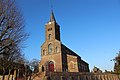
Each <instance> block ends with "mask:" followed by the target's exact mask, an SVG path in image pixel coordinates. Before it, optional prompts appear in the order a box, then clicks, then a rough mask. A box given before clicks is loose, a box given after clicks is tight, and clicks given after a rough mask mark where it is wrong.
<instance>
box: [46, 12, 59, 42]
mask: <svg viewBox="0 0 120 80" xmlns="http://www.w3.org/2000/svg"><path fill="white" fill-rule="evenodd" d="M53 40H58V41H60V26H59V25H58V24H57V22H56V20H55V16H54V13H53V11H52V12H51V16H50V20H49V22H48V23H47V24H46V41H53Z"/></svg>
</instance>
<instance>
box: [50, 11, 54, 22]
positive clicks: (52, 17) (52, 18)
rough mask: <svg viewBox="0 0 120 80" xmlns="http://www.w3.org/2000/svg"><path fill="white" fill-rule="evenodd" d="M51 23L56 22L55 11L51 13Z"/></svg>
mask: <svg viewBox="0 0 120 80" xmlns="http://www.w3.org/2000/svg"><path fill="white" fill-rule="evenodd" d="M49 22H56V20H55V16H54V13H53V11H52V12H51V15H50V21H49Z"/></svg>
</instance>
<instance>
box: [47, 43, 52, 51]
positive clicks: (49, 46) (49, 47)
mask: <svg viewBox="0 0 120 80" xmlns="http://www.w3.org/2000/svg"><path fill="white" fill-rule="evenodd" d="M51 52H52V44H49V45H48V53H51Z"/></svg>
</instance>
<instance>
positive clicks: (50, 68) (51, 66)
mask: <svg viewBox="0 0 120 80" xmlns="http://www.w3.org/2000/svg"><path fill="white" fill-rule="evenodd" d="M48 69H49V71H50V72H54V62H53V61H50V62H49V64H48Z"/></svg>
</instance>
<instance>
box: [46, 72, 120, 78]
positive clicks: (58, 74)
mask: <svg viewBox="0 0 120 80" xmlns="http://www.w3.org/2000/svg"><path fill="white" fill-rule="evenodd" d="M44 79H45V80H120V75H117V74H112V73H79V72H78V73H77V72H70V73H68V72H51V73H46V77H44Z"/></svg>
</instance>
